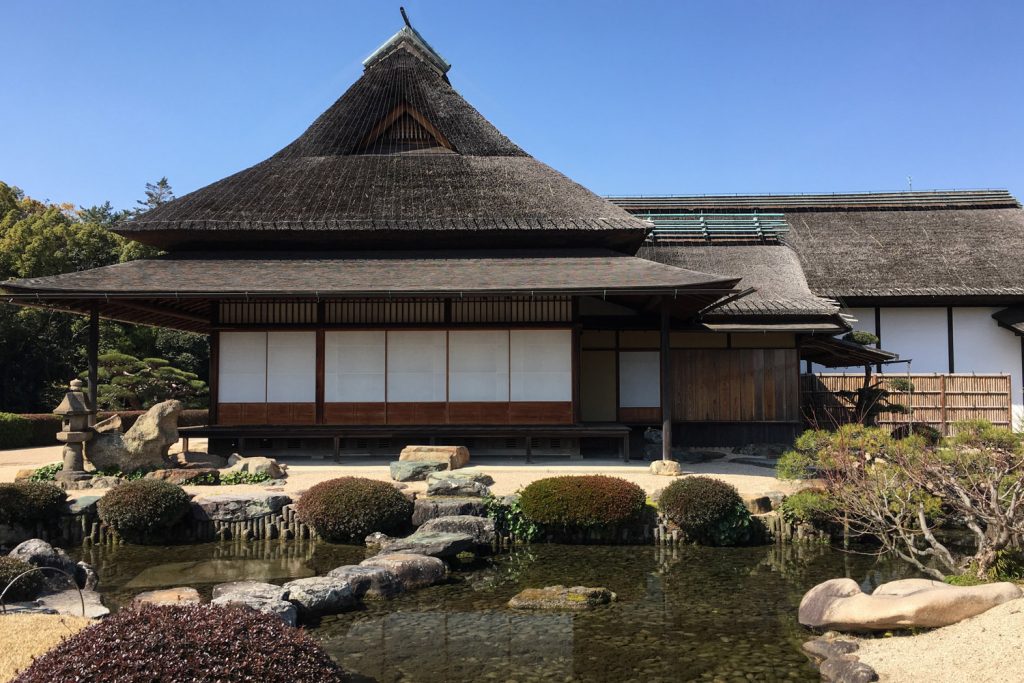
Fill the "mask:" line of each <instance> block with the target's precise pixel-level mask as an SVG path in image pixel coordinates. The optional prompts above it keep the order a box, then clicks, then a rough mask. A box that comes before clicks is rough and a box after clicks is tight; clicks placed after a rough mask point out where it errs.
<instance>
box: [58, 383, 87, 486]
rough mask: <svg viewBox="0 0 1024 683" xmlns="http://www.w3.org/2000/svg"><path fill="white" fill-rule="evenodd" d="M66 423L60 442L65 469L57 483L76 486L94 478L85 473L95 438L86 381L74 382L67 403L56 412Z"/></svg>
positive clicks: (59, 437) (65, 397) (62, 429)
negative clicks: (87, 452)
mask: <svg viewBox="0 0 1024 683" xmlns="http://www.w3.org/2000/svg"><path fill="white" fill-rule="evenodd" d="M53 414H54V415H60V417H61V420H62V425H61V431H59V432H57V441H60V442H61V443H63V444H64V468H63V469H62V470H61V471H60V472H58V473H57V481H58V482H61V483H64V484H73V483H74V482H79V481H83V480H86V479H89V478H91V477H92V475H91V474H89V473H88V472H86V471H85V453H84V445H85V442H86V441H88V440H89V439H91V438H92V431H90V430H89V422H90V420H91V418H92V416H93V414H94V411H93V408H92V405H90V403H89V398H88V396H86V395H85V392H84V391H82V380H80V379H73V380H71V384H70V386H69V387H68V392H67V393H66V394H64V400H63V401H61V402H60V405H59V406H57V407H56V409H54V411H53Z"/></svg>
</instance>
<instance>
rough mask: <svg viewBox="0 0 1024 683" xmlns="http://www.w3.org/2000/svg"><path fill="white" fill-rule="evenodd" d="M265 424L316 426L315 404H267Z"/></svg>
mask: <svg viewBox="0 0 1024 683" xmlns="http://www.w3.org/2000/svg"><path fill="white" fill-rule="evenodd" d="M266 424H272V425H311V424H316V403H268V404H267V406H266Z"/></svg>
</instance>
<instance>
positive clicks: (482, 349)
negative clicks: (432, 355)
mask: <svg viewBox="0 0 1024 683" xmlns="http://www.w3.org/2000/svg"><path fill="white" fill-rule="evenodd" d="M508 334H509V333H508V330H483V331H456V332H450V333H449V335H448V345H449V351H448V359H449V361H448V362H449V364H450V367H449V369H448V373H449V379H448V381H449V384H448V396H449V399H448V400H450V401H507V400H508Z"/></svg>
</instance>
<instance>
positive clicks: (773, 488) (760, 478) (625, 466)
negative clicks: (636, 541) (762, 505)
mask: <svg viewBox="0 0 1024 683" xmlns="http://www.w3.org/2000/svg"><path fill="white" fill-rule="evenodd" d="M204 446H205V444H204V443H203V442H201V441H200V442H199V443H196V440H193V441H192V442H191V443H190V449H191V450H196V449H202V448H203V447H204ZM249 455H257V453H250V454H249ZM60 457H61V449H60V447H59V446H47V447H42V448H27V449H21V450H8V451H0V482H5V481H6V482H9V481H14V477H15V475H16V474H17V473H18V471H19V470H21V469H28V468H35V467H39V466H41V465H46V464H48V463H52V462H58V461H60ZM732 457H733V456H731V455H729V456H726V457H725V458H723V459H720V460H714V461H712V462H707V463H701V464H694V465H689V464H687V465H684V468H685V471H686V472H687V473H691V474H702V475H707V476H712V477H716V478H718V479H722V480H724V481H727V482H729V483H730V484H732V485H733V486H735V487H736V488H737V489H738V490H739V492H740V494H741V495H743V496H744V497H755V496H761V495H764V494H766V493H769V492H781V493H791V492H793V491H794V490H796V489H799V488H801V485H800V484H799V483H797V484H794V483H792V482H783V481H779V480H778V479H776V478H775V471H774V470H773V469H771V468H768V467H757V466H754V465H746V464H742V463H737V462H731V460H730V459H731V458H732ZM280 461H281V462H283V463H285V464H287V465H288V479H287V483H286V484H285V485H284V486H281V487H276V486H275V487H273V488H274V489H275V490H282V491H283V492H285V493H288V494H296V493H301V492H302V491H305V490H306V489H308V488H309V487H310V486H313V485H314V484H317V483H319V482H321V481H325V480H327V479H333V478H335V477H345V476H356V477H367V478H370V479H379V480H382V481H391V476H390V474H389V470H388V463H387V461H386V460H385V459H382V458H351V459H345V461H344V462H343V463H336V462H334V461H333V460H330V459H326V460H317V459H312V458H281V459H280ZM470 465H471V466H473V467H477V468H479V469H482V470H484V471H485V472H487V474H489V475H491V476H492V477H494V480H495V481H494V485H493V486H492V487H491V490H492V491H493V492H494V493H495V494H497V495H505V494H509V493H515V492H516V491H517V490H519V489H521V488H522V487H524V486H526V485H527V484H529V483H530V482H532V481H535V480H537V479H543V478H545V477H554V476H559V475H576V474H604V475H608V476H613V477H622V478H623V479H628V480H629V481H632V482H634V483H636V484H637V485H639V486H641V487H642V488H643V489H644V490H645V491H647V493H648V494H650V493H653V492H654V491H656V490H658V489H661V488H664V487H665V486H667V485H668V484H669V482H671V481H672V479H671V478H670V477H660V476H656V475H653V474H650V472H649V471H648V463H646V462H640V461H633V462H629V463H625V462H622V461H621V460H619V459H591V458H587V459H585V460H569V459H554V458H550V459H549V458H544V459H540V458H537V459H536V462H534V463H533V464H529V465H528V464H525V463H524V462H523V461H522V460H521V459H513V458H497V457H495V458H476V459H474V460H473V461H472V462H470ZM408 486H409V489H411V490H414V491H426V484H425V483H424V482H410V483H409V484H408ZM185 488H186V490H188V491H189V492H190V493H194V494H197V495H200V494H212V493H236V492H242V491H251V490H253V489H260V490H263V489H266V488H267V486H265V485H258V486H252V485H243V486H188V487H185ZM102 493H103V491H102V490H85V491H73V492H71V496H72V497H78V496H82V495H102Z"/></svg>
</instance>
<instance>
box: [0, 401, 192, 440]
mask: <svg viewBox="0 0 1024 683" xmlns="http://www.w3.org/2000/svg"><path fill="white" fill-rule="evenodd" d="M145 412H146V411H145V410H120V411H117V412H116V413H113V412H106V411H104V412H101V413H99V415H98V416H97V418H96V419H98V420H105V419H107V418H108V417H110V416H112V415H115V414H117V415H120V416H121V425H122V426H121V429H123V430H126V431H127V430H128V428H130V427H131V426H132V425H133V424H135V421H136V420H137V419H139V416H140V415H142V414H144V413H145ZM208 421H209V411H208V410H205V409H203V410H195V409H193V410H183V411H181V416H180V417H179V418H178V426H179V427H194V426H199V425H205V424H207V422H208ZM60 430H61V419H60V418H59V417H57V416H56V415H52V414H50V413H0V450H5V449H9V448H33V447H36V446H56V445H57V438H56V436H55V435H56V434H57V432H59V431H60Z"/></svg>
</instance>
